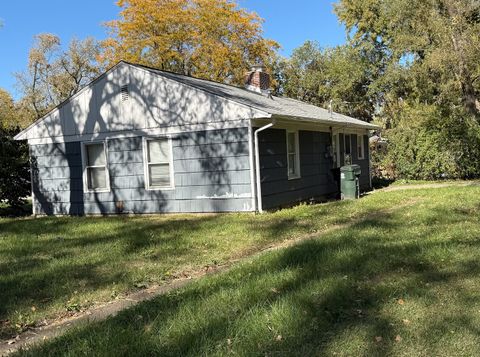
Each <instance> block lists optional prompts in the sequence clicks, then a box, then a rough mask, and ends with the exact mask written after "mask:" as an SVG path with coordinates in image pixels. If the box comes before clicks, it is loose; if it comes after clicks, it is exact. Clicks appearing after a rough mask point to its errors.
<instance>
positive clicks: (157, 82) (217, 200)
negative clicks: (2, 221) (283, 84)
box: [15, 61, 376, 215]
mask: <svg viewBox="0 0 480 357" xmlns="http://www.w3.org/2000/svg"><path fill="white" fill-rule="evenodd" d="M246 82H247V83H246V88H239V87H234V86H230V85H225V84H221V83H216V82H212V81H208V80H201V79H196V78H192V77H188V76H183V75H178V74H174V73H170V72H164V71H160V70H156V69H153V68H148V67H144V66H141V65H136V64H131V63H127V62H123V61H122V62H119V63H118V64H117V65H115V66H114V67H113V68H111V69H110V70H108V71H107V72H106V73H104V74H103V75H101V76H100V77H99V78H97V79H96V80H94V81H93V82H92V83H90V84H89V85H88V86H86V87H85V88H83V89H82V90H80V91H79V92H78V93H76V94H74V95H73V96H72V97H71V98H69V99H68V100H66V101H65V102H63V103H62V104H60V105H59V106H57V107H56V108H55V109H53V110H52V111H51V112H49V113H48V114H47V115H45V116H44V117H43V118H41V119H39V120H37V121H36V122H35V123H33V124H32V125H30V126H29V127H28V128H26V129H25V130H23V131H22V132H21V133H19V134H18V135H17V136H16V137H15V139H16V140H28V143H29V147H30V156H31V162H32V191H33V207H34V214H70V215H83V214H110V213H154V212H225V211H256V210H258V211H262V210H264V209H271V208H276V207H281V206H286V205H290V204H292V203H295V202H299V201H305V200H310V199H319V198H323V197H327V196H331V195H334V194H336V193H338V176H339V174H338V171H339V170H338V168H339V167H340V166H341V165H343V164H344V162H346V161H350V160H351V161H352V162H353V163H358V164H359V165H360V166H361V169H362V175H361V177H360V184H361V188H362V190H368V189H369V188H370V174H369V172H370V167H369V155H370V154H369V145H368V132H369V130H370V129H375V128H376V126H374V125H371V124H369V123H366V122H364V121H360V120H357V119H354V118H351V117H348V116H344V115H341V114H337V113H334V112H332V111H328V110H325V109H322V108H319V107H316V106H313V105H309V104H306V103H303V102H300V101H297V100H293V99H287V98H280V97H276V96H272V95H270V92H269V90H268V89H269V86H270V84H269V83H270V81H269V76H268V74H267V73H266V72H265V71H264V70H263V69H262V68H261V67H255V68H252V71H251V72H249V73H248V75H247V76H246Z"/></svg>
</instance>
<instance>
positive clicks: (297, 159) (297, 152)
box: [286, 130, 302, 180]
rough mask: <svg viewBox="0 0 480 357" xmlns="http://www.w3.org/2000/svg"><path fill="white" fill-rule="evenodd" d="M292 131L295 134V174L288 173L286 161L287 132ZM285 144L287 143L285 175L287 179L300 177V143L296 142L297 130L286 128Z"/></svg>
mask: <svg viewBox="0 0 480 357" xmlns="http://www.w3.org/2000/svg"><path fill="white" fill-rule="evenodd" d="M291 133H293V134H294V135H295V165H296V167H297V173H296V174H295V175H290V173H289V172H290V166H289V161H288V155H289V152H288V134H291ZM286 144H287V175H288V179H289V180H296V179H299V178H301V177H302V175H301V171H300V143H299V142H298V130H287V137H286Z"/></svg>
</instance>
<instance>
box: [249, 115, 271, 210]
mask: <svg viewBox="0 0 480 357" xmlns="http://www.w3.org/2000/svg"><path fill="white" fill-rule="evenodd" d="M274 125H275V120H272V122H271V123H269V124H267V125H264V126H262V127H261V128H258V129H257V130H255V134H254V136H255V139H254V141H255V177H256V190H255V192H256V195H257V210H258V212H259V213H263V204H262V183H261V177H260V150H259V145H258V133H260V132H261V131H264V130H266V129H268V128H271V127H272V126H274Z"/></svg>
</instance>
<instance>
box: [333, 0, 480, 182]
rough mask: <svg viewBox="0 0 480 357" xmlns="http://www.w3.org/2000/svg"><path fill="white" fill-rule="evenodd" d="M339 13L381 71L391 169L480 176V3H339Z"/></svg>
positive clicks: (414, 174)
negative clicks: (479, 157) (479, 59)
mask: <svg viewBox="0 0 480 357" xmlns="http://www.w3.org/2000/svg"><path fill="white" fill-rule="evenodd" d="M336 12H337V14H338V16H339V19H340V20H341V21H342V22H343V23H344V24H345V26H346V28H347V31H348V34H349V36H350V41H349V46H351V47H352V48H355V49H356V50H358V51H359V53H361V55H362V56H363V57H365V58H368V59H369V60H370V63H372V67H374V68H375V70H374V71H372V72H371V73H372V76H371V78H372V81H371V84H370V86H369V90H370V91H372V92H375V93H377V96H376V98H378V102H377V107H378V109H379V110H378V113H377V119H378V120H379V122H382V123H383V124H384V125H385V128H386V129H387V131H386V136H387V137H388V139H389V154H388V155H387V157H386V160H387V161H389V162H388V163H387V166H391V167H395V169H396V173H397V175H398V176H399V177H405V178H425V179H432V178H444V177H450V178H465V177H475V176H477V177H478V176H479V172H480V161H479V160H478V155H479V154H480V124H479V123H480V103H479V98H480V62H479V61H478V58H480V37H479V36H478V34H479V33H480V2H478V1H477V0H425V1H415V0H391V1H382V0H340V1H339V2H338V4H337V6H336Z"/></svg>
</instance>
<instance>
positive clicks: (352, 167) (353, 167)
mask: <svg viewBox="0 0 480 357" xmlns="http://www.w3.org/2000/svg"><path fill="white" fill-rule="evenodd" d="M358 170H360V165H357V164H354V165H345V166H342V167H340V171H341V172H352V171H358Z"/></svg>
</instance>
